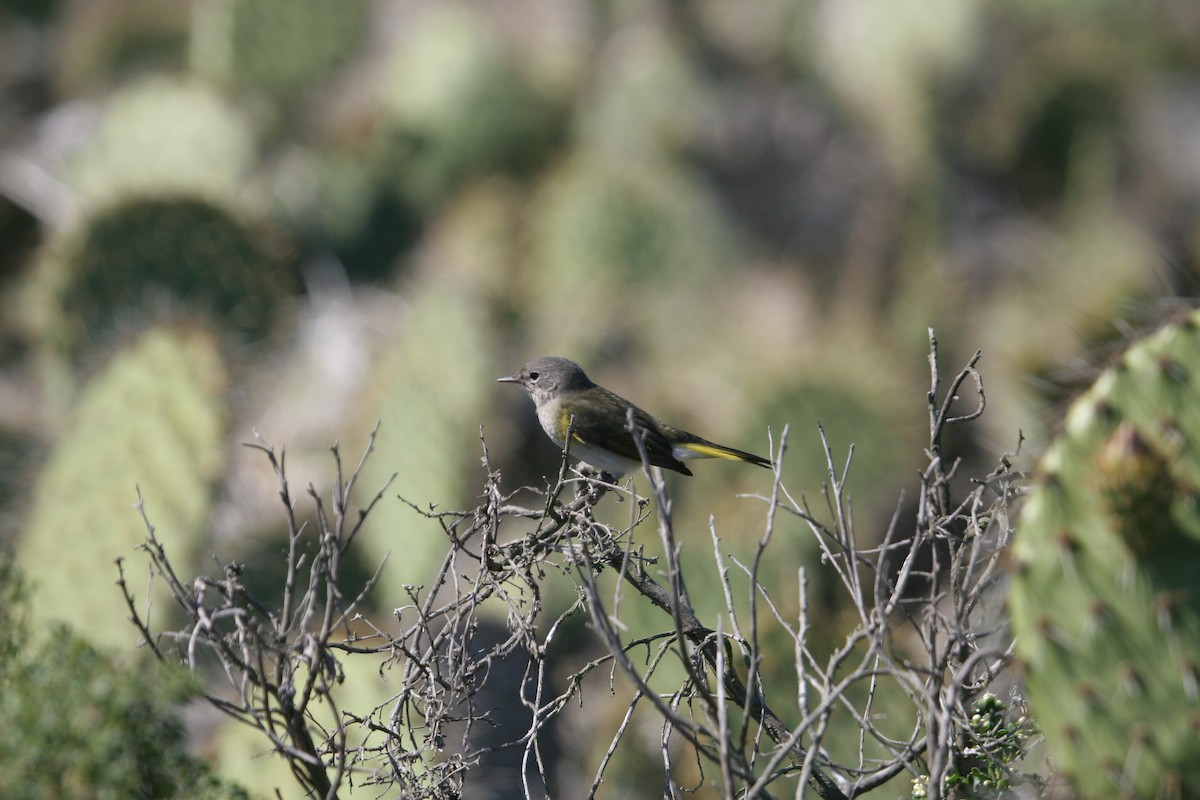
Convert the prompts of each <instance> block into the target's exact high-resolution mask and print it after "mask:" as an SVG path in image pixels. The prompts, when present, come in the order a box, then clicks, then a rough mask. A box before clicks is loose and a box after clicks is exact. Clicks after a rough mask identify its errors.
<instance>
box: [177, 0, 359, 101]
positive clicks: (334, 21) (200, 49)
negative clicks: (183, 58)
mask: <svg viewBox="0 0 1200 800" xmlns="http://www.w3.org/2000/svg"><path fill="white" fill-rule="evenodd" d="M369 9H370V5H369V4H368V3H365V2H362V1H361V0H350V2H346V0H202V2H199V3H197V4H196V7H195V19H194V23H193V26H192V60H193V63H194V64H195V66H196V68H197V70H198V71H200V72H201V73H203V74H207V75H211V76H214V77H216V78H218V79H219V80H223V81H227V82H230V83H237V84H241V85H246V86H258V87H262V88H265V89H268V90H273V91H293V90H296V89H302V88H304V87H305V86H306V85H307V84H310V83H312V82H313V81H315V80H318V79H319V78H321V77H322V76H323V75H325V74H326V73H328V72H330V71H331V70H332V69H334V68H335V67H337V66H339V65H340V64H342V63H343V62H345V61H346V60H347V59H348V58H349V57H350V56H351V54H352V53H353V52H354V50H355V48H356V46H357V45H358V43H359V41H360V40H361V38H362V35H363V32H364V30H365V28H366V21H367V15H368V12H369Z"/></svg>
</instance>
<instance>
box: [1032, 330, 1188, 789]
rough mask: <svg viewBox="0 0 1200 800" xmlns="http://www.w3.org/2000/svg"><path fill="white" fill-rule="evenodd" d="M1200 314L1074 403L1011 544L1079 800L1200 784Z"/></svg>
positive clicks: (1046, 697) (1036, 676) (1037, 700)
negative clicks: (1081, 798)
mask: <svg viewBox="0 0 1200 800" xmlns="http://www.w3.org/2000/svg"><path fill="white" fill-rule="evenodd" d="M1198 321H1200V315H1193V316H1192V317H1190V318H1189V319H1187V320H1186V321H1184V322H1182V323H1181V324H1175V325H1170V326H1168V327H1165V328H1163V329H1161V330H1159V331H1158V332H1156V333H1155V334H1153V335H1151V336H1149V337H1147V338H1145V339H1143V340H1142V341H1140V342H1138V343H1136V344H1134V345H1133V346H1132V347H1130V348H1129V349H1128V350H1127V351H1126V352H1125V354H1124V355H1123V356H1122V357H1121V359H1120V360H1119V362H1118V363H1116V364H1114V365H1113V366H1111V367H1110V368H1108V369H1106V370H1105V371H1104V373H1102V374H1101V376H1100V377H1099V379H1098V380H1097V381H1096V382H1095V384H1093V385H1092V386H1091V388H1089V389H1088V391H1087V392H1085V393H1084V394H1083V395H1082V396H1081V397H1080V398H1079V399H1078V400H1076V401H1075V403H1074V404H1073V406H1072V407H1071V409H1070V411H1069V412H1068V414H1067V419H1066V423H1065V426H1064V430H1063V432H1062V433H1061V434H1060V435H1059V436H1058V437H1057V439H1056V440H1055V441H1054V442H1053V443H1052V445H1051V447H1050V449H1049V450H1048V451H1047V453H1046V455H1045V456H1044V457H1043V459H1042V462H1041V465H1040V467H1039V471H1038V477H1037V480H1036V484H1035V486H1034V488H1033V490H1032V491H1031V492H1030V496H1029V498H1028V501H1027V502H1026V504H1025V508H1024V510H1023V511H1022V515H1021V519H1020V522H1019V524H1018V527H1017V534H1016V540H1015V543H1014V546H1013V559H1014V567H1015V568H1014V575H1013V580H1012V587H1011V590H1010V597H1009V604H1010V609H1011V612H1012V620H1013V628H1014V629H1015V631H1016V633H1017V637H1018V656H1019V657H1020V659H1021V662H1022V664H1023V667H1024V670H1025V679H1026V682H1027V684H1028V689H1029V695H1030V700H1031V703H1032V708H1033V712H1034V716H1035V718H1036V719H1037V721H1038V723H1039V725H1040V726H1041V728H1042V730H1043V731H1044V732H1045V736H1046V741H1047V748H1048V752H1049V755H1050V757H1051V759H1052V761H1053V765H1054V767H1055V768H1056V769H1057V770H1059V771H1061V772H1062V773H1063V774H1064V775H1066V776H1067V777H1068V778H1069V779H1070V780H1071V782H1072V784H1073V785H1074V786H1075V788H1076V790H1077V792H1078V793H1079V794H1080V796H1081V797H1136V798H1155V797H1179V796H1187V792H1186V791H1184V792H1183V794H1180V792H1181V791H1182V790H1186V789H1187V788H1188V787H1192V788H1193V789H1194V788H1195V787H1200V330H1198V328H1197V324H1198Z"/></svg>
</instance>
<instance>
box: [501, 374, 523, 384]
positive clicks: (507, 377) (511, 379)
mask: <svg viewBox="0 0 1200 800" xmlns="http://www.w3.org/2000/svg"><path fill="white" fill-rule="evenodd" d="M520 382H521V379H520V378H518V377H517V376H516V375H505V376H504V377H503V378H496V383H520Z"/></svg>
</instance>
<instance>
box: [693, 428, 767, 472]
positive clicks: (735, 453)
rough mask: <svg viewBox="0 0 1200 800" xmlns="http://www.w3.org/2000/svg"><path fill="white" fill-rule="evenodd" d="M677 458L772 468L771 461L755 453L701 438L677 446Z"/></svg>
mask: <svg viewBox="0 0 1200 800" xmlns="http://www.w3.org/2000/svg"><path fill="white" fill-rule="evenodd" d="M674 449H675V457H676V458H680V459H683V458H725V459H728V460H730V461H745V462H746V463H747V464H757V465H758V466H760V467H766V468H767V469H771V468H772V466H773V465H772V464H771V461H770V459H766V458H763V457H762V456H756V455H754V454H753V453H747V452H746V451H745V450H736V449H734V448H732V447H726V446H725V445H723V444H716V443H715V442H710V441H708V440H707V439H701V438H700V437H699V436H697V437H695V439H693V440H691V441H687V442H680V443H679V444H677V445H675V448H674Z"/></svg>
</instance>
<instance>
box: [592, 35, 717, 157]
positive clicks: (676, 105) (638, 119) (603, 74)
mask: <svg viewBox="0 0 1200 800" xmlns="http://www.w3.org/2000/svg"><path fill="white" fill-rule="evenodd" d="M664 97H669V98H671V102H669V103H664V102H663V98H664ZM708 106H709V98H708V96H707V94H706V86H705V84H704V81H703V80H702V78H701V75H700V70H699V69H698V68H697V67H696V65H695V64H693V63H692V62H691V61H690V60H689V58H688V54H687V52H686V50H685V48H684V47H683V46H682V45H681V43H680V42H679V41H677V38H676V37H675V36H673V35H672V34H671V33H670V32H669V31H668V30H665V29H664V28H663V27H660V26H657V25H649V24H643V25H632V26H630V27H629V28H628V29H626V30H624V31H622V33H621V34H620V35H619V36H617V37H616V38H615V39H614V41H613V42H612V43H611V44H610V45H609V46H608V47H607V48H606V49H605V51H604V60H603V61H602V62H601V64H600V69H598V70H597V71H596V75H595V85H594V86H593V87H592V88H591V91H590V92H589V94H588V96H587V98H586V100H585V101H584V102H583V103H582V104H581V105H580V108H579V111H578V120H579V123H578V124H579V137H580V139H581V140H582V142H583V144H584V145H585V146H587V147H589V148H591V149H594V150H599V151H602V152H605V153H607V154H609V155H610V156H611V157H612V158H614V159H615V160H618V161H619V162H624V163H628V162H629V161H635V160H638V159H641V158H646V157H651V158H654V157H658V156H661V155H664V154H668V155H669V154H671V153H673V152H675V151H678V150H679V149H681V148H682V147H684V146H686V145H687V144H689V143H691V141H692V140H693V139H694V138H695V137H696V135H697V133H698V132H699V131H701V130H705V129H706V122H705V120H704V117H705V114H706V112H708V111H709V108H708Z"/></svg>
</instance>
